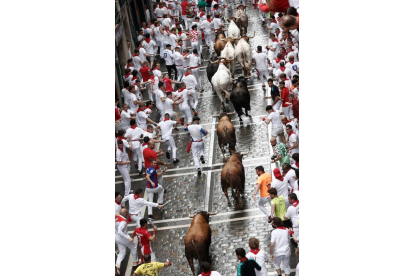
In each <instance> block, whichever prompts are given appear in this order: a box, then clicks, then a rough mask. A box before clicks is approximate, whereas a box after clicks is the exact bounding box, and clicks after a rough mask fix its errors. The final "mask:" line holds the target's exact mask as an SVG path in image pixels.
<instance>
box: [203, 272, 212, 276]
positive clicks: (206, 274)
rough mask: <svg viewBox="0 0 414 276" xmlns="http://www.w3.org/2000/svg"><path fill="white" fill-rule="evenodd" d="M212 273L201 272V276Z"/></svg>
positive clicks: (208, 275)
mask: <svg viewBox="0 0 414 276" xmlns="http://www.w3.org/2000/svg"><path fill="white" fill-rule="evenodd" d="M210 275H211V271H210V272H201V276H210Z"/></svg>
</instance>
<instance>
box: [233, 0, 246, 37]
mask: <svg viewBox="0 0 414 276" xmlns="http://www.w3.org/2000/svg"><path fill="white" fill-rule="evenodd" d="M234 17H235V18H236V21H235V23H236V25H237V27H239V29H240V34H241V35H244V34H246V33H247V27H248V26H249V19H248V17H247V14H246V7H245V6H243V5H239V6H238V7H237V11H236V13H235V14H234Z"/></svg>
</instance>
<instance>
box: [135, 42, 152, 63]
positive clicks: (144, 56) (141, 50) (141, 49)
mask: <svg viewBox="0 0 414 276" xmlns="http://www.w3.org/2000/svg"><path fill="white" fill-rule="evenodd" d="M144 42H145V41H142V42H141V44H139V46H138V51H139V55H138V56H139V58H140V59H141V60H142V61H143V64H142V65H144V63H145V61H147V57H149V58H151V55H150V54H148V53H147V51H146V50H145V48H144V47H142V44H143V43H144ZM141 67H142V66H141ZM140 69H141V68H140Z"/></svg>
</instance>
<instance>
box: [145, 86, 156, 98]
mask: <svg viewBox="0 0 414 276" xmlns="http://www.w3.org/2000/svg"><path fill="white" fill-rule="evenodd" d="M145 86H146V87H147V92H148V99H149V100H150V101H154V98H153V97H152V93H151V88H150V84H149V83H147V84H145ZM153 89H155V87H153Z"/></svg>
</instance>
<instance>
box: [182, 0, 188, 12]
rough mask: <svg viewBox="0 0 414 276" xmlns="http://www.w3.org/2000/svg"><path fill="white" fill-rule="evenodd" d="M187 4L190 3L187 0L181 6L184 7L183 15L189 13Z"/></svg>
mask: <svg viewBox="0 0 414 276" xmlns="http://www.w3.org/2000/svg"><path fill="white" fill-rule="evenodd" d="M187 5H188V2H187V1H184V2H182V3H181V7H182V8H183V10H182V11H181V12H182V15H187V13H186V12H185V9H186V8H187Z"/></svg>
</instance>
